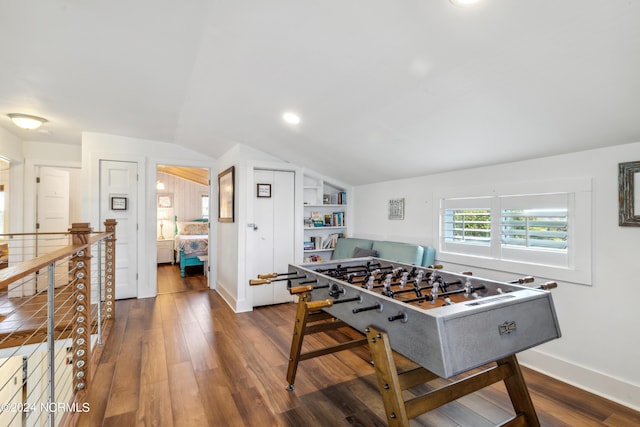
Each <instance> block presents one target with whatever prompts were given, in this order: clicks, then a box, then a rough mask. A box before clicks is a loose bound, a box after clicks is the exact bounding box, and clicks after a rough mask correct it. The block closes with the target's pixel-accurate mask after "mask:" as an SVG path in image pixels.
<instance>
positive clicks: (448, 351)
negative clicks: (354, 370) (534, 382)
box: [251, 257, 560, 426]
mask: <svg viewBox="0 0 640 427" xmlns="http://www.w3.org/2000/svg"><path fill="white" fill-rule="evenodd" d="M276 280H287V282H288V287H289V289H290V292H291V293H292V294H296V295H298V297H299V298H298V308H297V312H296V319H295V324H294V331H293V339H292V343H291V351H290V357H289V366H288V370H287V381H288V383H289V385H288V389H289V390H290V391H293V390H294V382H295V377H296V372H297V368H298V364H299V362H301V361H304V360H308V359H311V358H314V357H318V356H322V355H326V354H330V353H334V352H337V351H342V350H346V349H349V348H353V347H356V346H360V345H364V344H368V346H369V350H370V351H371V357H372V361H373V365H374V368H375V372H376V377H377V380H378V386H379V389H380V394H381V395H382V399H383V402H384V406H385V412H386V416H387V421H388V423H389V425H390V426H408V425H409V419H411V418H415V417H417V416H419V415H420V414H422V413H425V412H427V411H430V410H432V409H435V408H437V407H439V406H441V405H444V404H446V403H448V402H451V401H453V400H456V399H458V398H460V397H462V396H464V395H466V394H469V393H473V392H475V391H478V390H480V389H482V388H484V387H487V386H489V385H491V384H493V383H496V382H499V381H504V383H505V385H506V388H507V391H508V393H509V397H510V399H511V402H512V404H513V407H514V411H515V416H514V417H512V418H511V419H510V420H507V421H506V422H505V423H504V424H502V425H509V426H518V425H530V426H537V425H539V421H538V418H537V415H536V412H535V409H534V407H533V403H532V401H531V398H530V396H529V392H528V390H527V387H526V384H525V382H524V379H523V377H522V373H521V370H520V366H519V364H518V361H517V358H516V356H515V354H516V353H517V352H520V351H522V350H525V349H528V348H531V347H534V346H536V345H539V344H542V343H544V342H547V341H550V340H553V339H555V338H559V337H560V329H559V326H558V320H557V317H556V313H555V309H554V305H553V300H552V297H551V292H549V290H550V289H552V288H554V287H555V286H556V284H555V283H554V282H547V283H543V284H541V285H538V286H535V285H529V284H530V283H531V282H533V281H534V280H533V278H531V277H524V278H519V279H516V280H513V281H507V282H501V281H495V280H489V279H483V278H479V277H475V276H473V275H472V274H471V273H470V272H463V273H454V272H449V271H445V270H443V269H441V268H438V266H432V267H428V268H425V267H416V266H413V265H408V264H403V263H398V262H392V261H387V260H382V259H378V258H371V257H368V258H354V259H349V260H338V261H335V262H326V263H316V264H303V265H290V266H289V270H288V272H287V273H269V274H264V275H259V276H258V279H254V280H252V281H251V283H252V284H253V285H257V284H260V283H269V282H271V281H276ZM346 326H349V327H351V328H354V329H356V330H358V331H360V332H362V333H363V334H364V335H365V336H364V337H361V338H357V339H353V340H350V341H347V342H342V343H340V344H336V345H333V346H329V347H324V348H320V349H315V350H311V351H308V352H302V343H303V340H304V337H305V335H308V334H312V333H317V332H322V331H328V330H332V329H337V328H341V327H346ZM393 351H396V352H397V353H400V354H402V355H403V356H405V357H407V358H408V359H410V360H412V361H413V362H415V363H416V364H417V365H419V366H418V367H417V368H415V369H413V370H410V371H407V372H403V373H399V372H398V371H397V369H396V367H395V362H394V360H393ZM494 362H495V365H492V366H491V367H489V368H486V369H484V370H483V371H481V372H480V373H473V374H472V375H468V376H467V377H465V378H463V379H461V380H458V381H455V382H453V383H451V384H450V385H448V386H446V387H442V388H439V389H437V390H435V391H432V392H429V393H426V394H424V395H422V396H419V397H417V398H412V399H409V400H407V401H405V400H404V398H403V395H402V391H403V390H406V389H408V388H411V387H415V386H417V385H420V384H423V383H425V382H428V381H430V380H433V379H435V378H438V377H440V378H449V377H452V376H454V375H458V374H463V373H468V371H470V370H473V369H475V368H478V367H481V366H485V365H488V364H493V363H494Z"/></svg>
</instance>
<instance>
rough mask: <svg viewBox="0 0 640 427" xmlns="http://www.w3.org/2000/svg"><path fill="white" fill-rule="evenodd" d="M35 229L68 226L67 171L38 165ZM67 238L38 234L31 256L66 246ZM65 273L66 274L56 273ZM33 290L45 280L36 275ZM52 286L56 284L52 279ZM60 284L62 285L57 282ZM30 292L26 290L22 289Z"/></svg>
mask: <svg viewBox="0 0 640 427" xmlns="http://www.w3.org/2000/svg"><path fill="white" fill-rule="evenodd" d="M36 172H37V173H36V174H37V181H36V187H37V188H36V194H37V195H36V230H37V231H38V232H39V233H51V232H65V231H67V230H68V229H69V227H70V226H71V222H70V220H69V206H70V205H69V172H68V171H66V170H62V169H56V168H52V167H46V166H41V167H39V168H38V170H37V171H36ZM69 243H70V239H69V237H67V236H60V235H46V234H45V235H39V236H38V237H37V242H36V244H35V252H36V253H34V254H33V255H34V256H42V255H45V254H47V253H49V252H52V251H54V250H56V249H60V248H62V247H65V246H67V245H69ZM56 274H66V272H64V271H61V272H58V271H57V272H56ZM35 283H36V290H37V291H38V292H40V291H42V290H44V289H46V287H47V281H46V280H40V277H38V276H36V280H35ZM56 283H59V282H58V281H57V280H56ZM60 283H62V282H60ZM25 291H26V292H28V293H30V291H29V290H27V289H25Z"/></svg>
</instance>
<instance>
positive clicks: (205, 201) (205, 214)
mask: <svg viewBox="0 0 640 427" xmlns="http://www.w3.org/2000/svg"><path fill="white" fill-rule="evenodd" d="M201 199H202V200H201V203H202V204H201V209H202V218H207V219H209V195H208V194H203V195H202V197H201Z"/></svg>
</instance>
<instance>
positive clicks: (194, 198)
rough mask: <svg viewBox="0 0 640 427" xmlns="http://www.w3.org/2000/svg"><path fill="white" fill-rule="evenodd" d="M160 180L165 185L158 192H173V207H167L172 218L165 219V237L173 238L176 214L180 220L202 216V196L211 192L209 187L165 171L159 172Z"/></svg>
mask: <svg viewBox="0 0 640 427" xmlns="http://www.w3.org/2000/svg"><path fill="white" fill-rule="evenodd" d="M158 180H160V181H161V182H163V183H164V186H165V189H164V190H156V191H157V193H158V194H173V208H170V209H165V210H166V212H167V213H168V215H169V217H170V219H169V220H166V221H165V223H164V233H163V234H164V236H165V238H171V237H173V216H174V215H177V216H178V221H191V220H193V219H196V218H201V217H202V213H201V209H202V196H203V195H208V194H209V187H208V186H206V185H201V184H197V183H195V182H192V181H189V180H186V179H182V178H178V177H176V176H173V175H169V174H166V173H164V172H159V173H158ZM169 224H171V225H170V226H169Z"/></svg>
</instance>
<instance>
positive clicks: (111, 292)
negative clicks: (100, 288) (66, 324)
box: [104, 219, 118, 319]
mask: <svg viewBox="0 0 640 427" xmlns="http://www.w3.org/2000/svg"><path fill="white" fill-rule="evenodd" d="M117 224H118V223H117V222H116V220H115V219H107V220H106V221H105V222H104V229H105V231H106V232H111V233H113V235H111V236H109V237H107V239H106V240H105V273H104V282H105V286H106V287H105V292H104V297H105V299H106V301H107V302H106V304H107V319H113V318H114V317H115V315H116V304H115V300H116V292H115V288H116V225H117Z"/></svg>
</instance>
